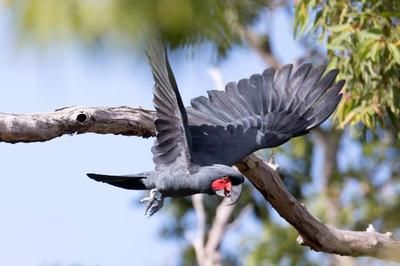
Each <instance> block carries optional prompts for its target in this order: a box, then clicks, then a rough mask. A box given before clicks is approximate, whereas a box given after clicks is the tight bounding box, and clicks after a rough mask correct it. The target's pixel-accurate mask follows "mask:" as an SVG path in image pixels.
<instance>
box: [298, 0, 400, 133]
mask: <svg viewBox="0 0 400 266" xmlns="http://www.w3.org/2000/svg"><path fill="white" fill-rule="evenodd" d="M295 18H296V23H295V25H296V30H297V33H298V34H304V33H309V34H313V35H314V36H315V37H316V38H318V39H319V41H320V42H321V43H322V44H323V45H324V47H326V49H327V54H328V57H329V65H330V66H331V67H336V68H339V71H340V75H341V78H344V79H346V83H347V85H346V86H345V91H344V92H345V94H344V101H343V103H342V105H341V106H340V108H339V110H338V112H337V119H338V121H339V124H340V125H341V126H344V125H346V124H351V125H355V124H357V123H359V122H362V123H363V124H364V125H365V126H367V127H368V128H373V129H374V128H376V127H377V126H378V125H381V126H382V125H385V123H384V122H385V121H388V120H390V122H391V123H393V124H394V125H395V126H396V127H399V126H400V123H399V122H398V120H399V119H398V118H399V116H400V1H398V0H386V1H375V0H374V1H345V0H333V1H324V0H302V1H299V2H298V4H297V6H296V16H295Z"/></svg>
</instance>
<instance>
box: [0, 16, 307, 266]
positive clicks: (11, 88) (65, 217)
mask: <svg viewBox="0 0 400 266" xmlns="http://www.w3.org/2000/svg"><path fill="white" fill-rule="evenodd" d="M11 21H12V20H11V19H10V14H8V13H7V12H6V11H4V10H2V11H1V10H0V36H2V38H1V39H2V41H1V42H0V90H1V96H0V112H9V113H33V112H46V111H52V110H54V109H56V108H59V107H63V106H68V105H84V106H120V105H129V106H138V105H140V106H142V107H144V108H152V104H151V100H152V95H151V88H152V85H153V82H152V77H151V74H150V70H149V67H148V66H147V63H146V62H145V61H144V57H143V56H140V55H129V56H124V55H121V54H117V53H112V52H110V53H107V54H103V55H102V57H101V58H95V57H94V56H89V55H87V54H86V53H85V51H83V50H81V49H79V48H77V47H75V46H73V45H66V46H65V47H62V48H55V47H51V48H50V49H49V50H47V51H43V50H42V51H39V50H37V49H34V48H32V47H30V46H29V45H21V44H18V42H17V41H16V40H15V38H14V32H13V28H12V25H11V24H10V23H11ZM290 24H291V21H289V20H287V18H286V17H285V16H284V15H283V13H282V12H280V13H278V15H277V16H276V17H275V20H274V28H273V32H272V35H273V37H274V38H275V40H276V43H279V44H280V45H279V46H276V49H277V54H278V56H279V57H280V59H281V60H282V61H283V62H291V61H293V60H294V59H296V58H297V57H298V56H299V55H300V54H301V49H300V48H298V47H296V46H294V44H293V41H292V40H291V39H292V35H291V33H290V31H289V30H288V28H289V25H290ZM264 26H265V25H260V26H259V27H260V28H263V27H264ZM205 55H206V56H205ZM208 55H209V50H208V48H205V49H204V50H203V51H202V54H198V55H195V56H194V57H193V58H190V59H189V58H188V57H177V56H173V55H172V57H171V58H172V60H171V61H172V65H173V67H174V70H175V75H176V77H177V81H178V83H179V86H180V88H181V93H182V96H183V99H184V101H185V103H186V104H187V103H188V102H189V100H190V99H191V98H193V97H195V96H198V95H204V93H205V91H206V90H208V89H212V88H213V80H212V78H211V77H210V75H209V74H208V70H209V69H210V68H211V67H218V69H219V70H220V71H221V73H222V76H223V79H224V82H227V81H231V80H238V79H239V78H244V77H248V76H250V74H253V73H259V72H261V71H262V70H263V68H264V67H265V65H264V63H263V62H262V61H261V60H260V58H259V57H258V56H257V55H256V54H253V53H251V52H250V51H248V50H244V49H239V48H236V49H235V50H234V51H233V52H232V53H231V55H230V56H229V58H228V59H227V60H225V61H223V62H222V63H219V64H218V65H213V64H212V60H211V55H210V56H208ZM96 56H99V55H96ZM178 58H179V60H178ZM175 59H176V60H175ZM152 142H153V140H151V139H149V140H144V139H140V138H136V137H123V136H112V135H95V134H86V135H79V136H63V137H61V138H58V139H54V140H52V141H49V142H45V143H30V144H15V145H11V144H6V143H0V151H1V152H0V162H1V175H0V181H1V186H0V211H1V212H2V213H1V219H0V251H1V252H0V265H8V266H31V265H32V266H36V265H52V264H56V263H58V264H57V265H71V264H73V263H79V264H80V265H102V266H106V265H109V266H128V265H174V264H175V263H176V261H177V259H176V256H177V255H178V249H179V246H178V244H177V243H176V244H174V243H173V242H165V241H162V240H160V238H158V236H157V231H158V228H159V226H160V225H161V224H162V223H163V219H165V217H164V216H163V214H162V211H160V213H158V214H157V215H155V216H153V217H152V218H151V219H147V218H145V217H144V216H143V211H144V210H143V208H141V207H140V206H139V204H136V201H134V200H136V199H137V198H139V195H140V194H139V193H135V192H132V191H127V190H122V189H118V188H115V187H111V186H107V185H104V184H101V183H96V182H94V181H92V180H90V179H89V178H87V177H86V176H85V173H86V172H100V173H115V174H123V173H135V172H142V171H146V170H150V169H152V168H153V163H152V159H151V152H150V147H151V145H152ZM135 206H137V207H135Z"/></svg>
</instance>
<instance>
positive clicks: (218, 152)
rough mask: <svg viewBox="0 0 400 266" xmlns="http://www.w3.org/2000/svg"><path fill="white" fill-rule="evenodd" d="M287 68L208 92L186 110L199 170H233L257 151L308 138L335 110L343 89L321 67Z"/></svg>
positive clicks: (254, 76)
mask: <svg viewBox="0 0 400 266" xmlns="http://www.w3.org/2000/svg"><path fill="white" fill-rule="evenodd" d="M292 69H293V66H292V65H285V66H283V67H282V68H281V69H279V70H277V71H274V70H273V69H271V68H268V69H266V70H265V71H264V72H263V73H262V75H258V74H255V75H252V76H251V77H250V78H249V79H242V80H240V81H239V82H238V83H234V82H230V83H228V84H227V85H226V87H225V91H216V90H213V91H209V92H208V98H206V97H204V96H201V97H198V98H195V99H193V100H192V101H191V105H192V106H191V107H188V108H187V112H188V115H189V123H190V125H189V127H190V132H191V135H192V143H193V147H192V148H193V160H194V162H195V163H198V164H200V165H211V164H216V163H218V164H225V165H232V164H234V163H236V162H237V161H239V160H240V159H242V158H243V157H245V156H247V155H249V154H250V153H252V152H254V151H256V150H258V149H261V148H271V147H276V146H279V145H281V144H283V143H284V142H286V141H288V140H289V139H290V138H292V137H296V136H300V135H304V134H307V133H308V132H309V131H310V130H311V129H313V128H314V127H316V126H318V125H320V124H321V123H322V122H324V121H325V120H326V119H327V118H328V117H329V116H330V115H331V114H332V112H333V111H334V110H335V108H336V106H337V105H338V103H339V101H340V99H341V97H342V95H341V94H340V90H341V89H342V87H343V85H344V81H343V80H341V81H339V82H337V83H334V80H335V78H336V76H337V74H338V72H337V70H331V71H329V72H328V73H326V74H325V75H324V76H323V73H324V72H325V70H326V67H325V66H320V67H312V65H311V64H304V65H302V66H300V67H299V68H298V69H297V71H296V72H294V73H293V74H292Z"/></svg>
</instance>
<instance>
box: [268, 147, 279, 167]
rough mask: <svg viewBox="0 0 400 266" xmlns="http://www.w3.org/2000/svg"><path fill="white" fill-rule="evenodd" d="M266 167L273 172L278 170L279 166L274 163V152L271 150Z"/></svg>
mask: <svg viewBox="0 0 400 266" xmlns="http://www.w3.org/2000/svg"><path fill="white" fill-rule="evenodd" d="M267 165H268V166H269V167H271V168H272V170H274V171H278V170H279V164H278V163H277V162H276V161H275V154H274V151H273V150H271V155H270V157H269V161H268V162H267Z"/></svg>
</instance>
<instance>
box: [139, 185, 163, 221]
mask: <svg viewBox="0 0 400 266" xmlns="http://www.w3.org/2000/svg"><path fill="white" fill-rule="evenodd" d="M140 203H146V210H145V212H144V215H146V216H147V217H150V216H152V215H153V214H155V213H156V212H157V211H158V210H159V209H161V208H162V206H163V205H164V196H163V195H162V194H161V192H160V191H158V189H157V188H153V189H152V190H150V195H149V196H148V197H145V198H143V199H141V200H140Z"/></svg>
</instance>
